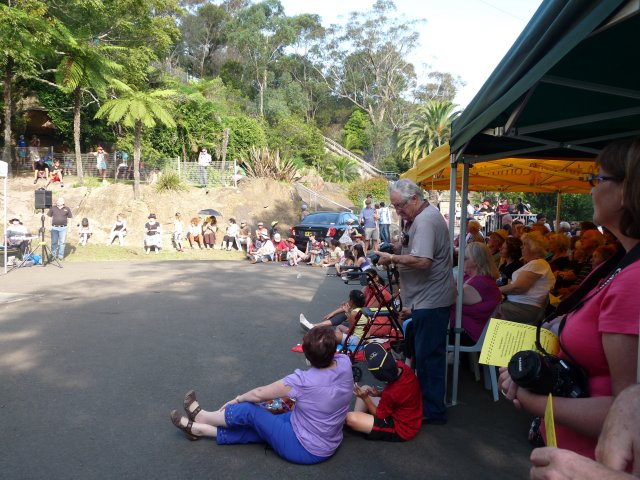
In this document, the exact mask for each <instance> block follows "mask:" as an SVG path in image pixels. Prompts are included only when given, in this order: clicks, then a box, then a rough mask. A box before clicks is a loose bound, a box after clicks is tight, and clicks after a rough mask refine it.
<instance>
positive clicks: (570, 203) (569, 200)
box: [501, 192, 593, 224]
mask: <svg viewBox="0 0 640 480" xmlns="http://www.w3.org/2000/svg"><path fill="white" fill-rule="evenodd" d="M501 196H502V195H501ZM518 197H520V198H522V201H523V202H524V203H528V204H530V205H531V211H532V212H534V213H544V214H545V215H546V216H547V222H548V223H549V224H551V223H552V222H553V221H554V220H555V218H556V210H557V208H558V202H557V200H558V199H557V195H556V194H555V193H522V192H514V193H510V194H509V195H507V198H508V199H509V204H514V203H515V202H516V199H517V198H518ZM592 218H593V202H592V201H591V195H580V194H574V193H565V194H562V196H561V200H560V220H561V221H573V220H575V221H578V222H581V221H583V220H591V219H592Z"/></svg>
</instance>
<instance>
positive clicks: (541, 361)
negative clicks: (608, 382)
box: [508, 350, 589, 398]
mask: <svg viewBox="0 0 640 480" xmlns="http://www.w3.org/2000/svg"><path fill="white" fill-rule="evenodd" d="M508 370H509V375H511V378H512V379H513V381H514V382H516V384H517V385H519V386H521V387H523V388H526V389H527V390H531V391H532V392H533V393H538V394H541V395H548V394H549V393H551V394H552V395H555V396H557V397H567V398H585V397H588V396H589V386H588V380H587V375H586V373H585V372H584V370H582V369H581V368H580V367H578V366H576V365H574V364H572V363H571V362H568V361H566V360H562V359H561V358H558V357H554V356H552V355H541V354H540V353H538V352H536V351H534V350H523V351H522V352H518V353H516V354H515V355H514V356H513V357H511V361H510V362H509V367H508Z"/></svg>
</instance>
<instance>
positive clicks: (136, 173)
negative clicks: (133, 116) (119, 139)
mask: <svg viewBox="0 0 640 480" xmlns="http://www.w3.org/2000/svg"><path fill="white" fill-rule="evenodd" d="M141 145H142V122H141V121H140V120H137V121H136V126H135V128H134V137H133V199H134V200H138V199H139V198H140V151H141V150H142V147H141Z"/></svg>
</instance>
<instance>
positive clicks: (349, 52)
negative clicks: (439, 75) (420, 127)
mask: <svg viewBox="0 0 640 480" xmlns="http://www.w3.org/2000/svg"><path fill="white" fill-rule="evenodd" d="M394 11H395V5H394V3H393V2H392V1H390V0H378V1H377V2H376V3H375V4H374V5H373V8H372V10H371V11H368V12H352V13H351V14H350V17H349V21H348V22H347V23H346V24H345V25H342V26H338V25H333V26H332V27H331V29H330V30H329V32H328V37H327V38H328V40H327V42H326V43H324V44H322V45H320V46H319V48H318V49H316V51H315V53H316V65H317V68H318V69H319V70H320V71H321V72H322V74H323V76H324V78H325V81H326V82H327V85H328V86H329V87H330V88H331V90H332V92H333V94H334V95H336V96H338V97H340V98H344V99H347V100H349V101H350V102H351V103H353V105H355V106H356V107H358V108H360V109H362V110H363V111H365V112H367V114H368V116H369V119H370V121H371V123H372V126H373V130H374V131H380V132H381V131H386V130H388V128H386V126H387V125H388V126H389V127H390V128H391V130H392V131H394V130H397V128H398V127H399V126H400V125H401V124H403V123H404V122H405V121H406V119H405V118H404V110H405V109H404V108H403V106H404V104H405V100H404V99H405V98H409V97H411V96H412V92H413V90H414V89H415V87H416V74H415V69H414V67H413V65H412V64H411V63H410V62H409V61H408V60H407V57H408V54H409V53H410V52H411V51H412V50H413V49H414V48H415V47H416V46H417V42H418V37H419V34H418V32H417V31H415V26H416V24H417V23H418V22H419V20H406V21H405V20H403V19H402V18H397V17H394V16H393V12H394ZM372 141H373V142H374V143H376V142H385V141H386V139H380V138H378V139H376V138H373V139H372ZM374 147H375V145H374ZM374 150H378V151H380V150H381V149H379V148H378V149H376V148H374ZM375 160H377V159H375Z"/></svg>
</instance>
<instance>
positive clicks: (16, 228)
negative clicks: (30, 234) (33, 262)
mask: <svg viewBox="0 0 640 480" xmlns="http://www.w3.org/2000/svg"><path fill="white" fill-rule="evenodd" d="M26 237H27V227H25V226H24V225H23V224H22V221H21V220H20V219H19V218H18V217H13V218H11V219H10V220H9V225H8V226H7V245H8V246H9V247H12V248H17V249H19V250H20V257H22V255H24V254H25V253H27V252H28V251H29V240H27V239H26Z"/></svg>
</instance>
